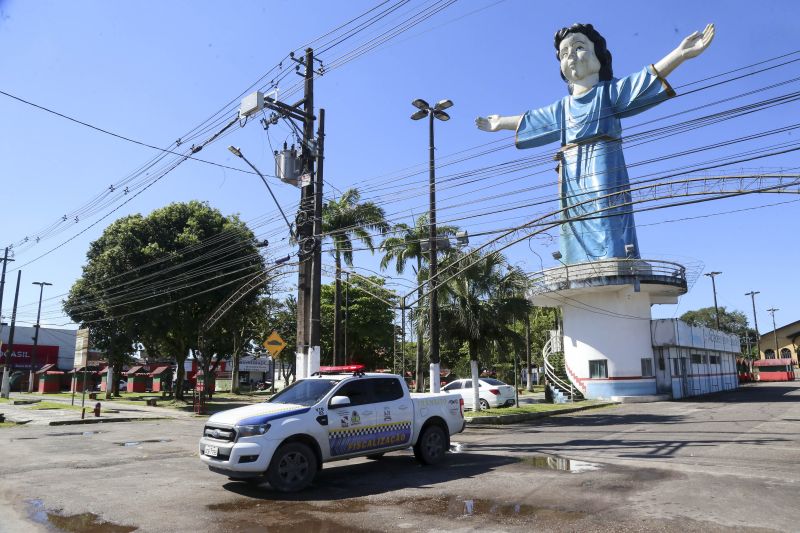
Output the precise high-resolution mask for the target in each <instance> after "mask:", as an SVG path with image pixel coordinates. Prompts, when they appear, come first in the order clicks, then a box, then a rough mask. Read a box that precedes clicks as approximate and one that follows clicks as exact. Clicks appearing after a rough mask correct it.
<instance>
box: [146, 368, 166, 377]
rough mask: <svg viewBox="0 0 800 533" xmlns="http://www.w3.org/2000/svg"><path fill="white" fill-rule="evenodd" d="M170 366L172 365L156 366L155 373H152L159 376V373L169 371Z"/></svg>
mask: <svg viewBox="0 0 800 533" xmlns="http://www.w3.org/2000/svg"><path fill="white" fill-rule="evenodd" d="M170 368H171V367H169V366H160V367H158V368H156V369H155V370H153V373H152V374H151V375H152V376H153V377H155V376H158V375H159V374H163V373H164V372H166V371H168V370H169V369H170Z"/></svg>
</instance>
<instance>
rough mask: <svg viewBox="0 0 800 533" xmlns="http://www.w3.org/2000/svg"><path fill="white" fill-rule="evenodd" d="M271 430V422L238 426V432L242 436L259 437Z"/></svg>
mask: <svg viewBox="0 0 800 533" xmlns="http://www.w3.org/2000/svg"><path fill="white" fill-rule="evenodd" d="M268 430H269V424H255V425H252V426H236V433H237V434H238V435H239V436H240V437H258V436H259V435H263V434H264V433H266V432H267V431H268Z"/></svg>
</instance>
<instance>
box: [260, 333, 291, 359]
mask: <svg viewBox="0 0 800 533" xmlns="http://www.w3.org/2000/svg"><path fill="white" fill-rule="evenodd" d="M263 346H264V348H266V349H267V351H268V352H269V353H270V354H271V355H272V357H275V356H276V355H278V354H279V353H281V350H283V348H284V347H285V346H286V343H285V342H284V341H283V339H282V338H281V336H280V335H278V332H277V331H273V332H272V333H270V334H269V337H267V340H265V341H264V344H263Z"/></svg>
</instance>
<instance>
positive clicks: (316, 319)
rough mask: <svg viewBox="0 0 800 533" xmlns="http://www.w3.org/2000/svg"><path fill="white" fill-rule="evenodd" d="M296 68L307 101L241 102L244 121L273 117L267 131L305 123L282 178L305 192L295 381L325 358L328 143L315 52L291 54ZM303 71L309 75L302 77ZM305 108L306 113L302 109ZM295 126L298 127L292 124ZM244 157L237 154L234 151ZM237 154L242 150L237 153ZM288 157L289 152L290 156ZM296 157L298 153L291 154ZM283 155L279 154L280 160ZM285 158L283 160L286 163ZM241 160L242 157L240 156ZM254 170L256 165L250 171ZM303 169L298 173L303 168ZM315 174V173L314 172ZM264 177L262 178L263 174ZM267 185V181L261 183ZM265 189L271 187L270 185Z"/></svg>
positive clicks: (300, 216) (299, 221)
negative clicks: (267, 112)
mask: <svg viewBox="0 0 800 533" xmlns="http://www.w3.org/2000/svg"><path fill="white" fill-rule="evenodd" d="M289 57H290V58H291V60H292V61H294V62H295V63H297V67H296V71H297V73H298V74H299V75H301V76H303V78H304V91H303V99H302V100H300V101H298V102H296V103H294V104H291V105H290V104H285V103H283V102H279V101H278V100H277V96H276V97H274V98H273V97H271V96H267V95H264V94H262V93H261V92H258V91H257V92H255V93H253V94H251V95H248V96H247V97H246V98H245V99H243V100H242V106H241V108H240V110H239V116H240V117H249V116H252V115H254V114H256V113H258V112H260V111H261V110H262V109H263V108H265V107H266V108H269V109H271V110H272V111H273V112H274V113H273V114H272V115H271V116H270V118H269V119H266V118H265V119H264V120H262V124H264V127H265V128H267V127H268V126H269V125H270V124H276V123H277V122H278V120H279V119H280V118H286V119H288V120H290V121H293V123H294V122H298V123H302V125H303V128H302V137H303V138H302V141H301V142H302V151H301V153H300V157H299V161H298V163H297V165H295V161H297V160H296V156H295V155H292V156H291V158H290V163H291V164H290V165H289V166H290V167H291V169H292V170H291V171H290V172H289V174H291V175H279V178H280V179H281V180H282V181H285V182H288V183H292V184H293V185H296V186H298V187H299V188H300V207H299V209H298V211H297V218H296V219H295V227H296V230H295V231H294V232H292V237H293V238H294V239H295V240H296V241H297V244H298V248H299V249H298V254H297V256H298V268H297V344H296V346H295V356H296V359H295V361H296V367H295V377H300V378H302V377H306V376H307V375H308V374H309V373H311V372H313V371H315V370H316V369H317V368H318V367H319V354H320V337H321V331H320V302H319V300H320V295H321V292H322V291H321V281H322V263H321V261H322V247H321V246H320V242H321V240H322V183H323V176H322V166H323V158H324V155H323V138H324V136H325V119H324V115H325V110H324V109H321V110H320V127H319V131H318V132H317V133H318V135H319V137H318V138H317V139H315V138H314V121H315V120H316V117H315V116H314V75H315V74H320V75H321V74H322V69H320V70H317V71H315V70H314V61H315V59H314V51H313V50H312V49H311V48H307V49H306V51H305V57H304V58H302V59H298V58H296V57H295V56H294V53H291V54H289ZM300 67H304V68H305V72H303V73H301V72H300ZM301 108H302V109H301ZM293 125H294V124H293ZM231 151H233V152H234V154H236V155H239V154H237V153H236V151H234V150H231ZM237 151H238V150H237ZM284 152H287V150H285V151H284ZM292 152H293V150H292ZM277 155H278V153H277V152H276V157H277ZM284 155H285V154H282V155H281V157H283V156H284ZM239 157H241V155H239ZM251 166H252V165H251ZM298 167H299V168H298ZM315 168H316V171H315ZM259 175H261V174H260V173H259ZM262 179H263V177H262ZM265 183H266V182H265Z"/></svg>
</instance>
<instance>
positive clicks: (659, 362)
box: [655, 348, 672, 396]
mask: <svg viewBox="0 0 800 533" xmlns="http://www.w3.org/2000/svg"><path fill="white" fill-rule="evenodd" d="M655 356H656V392H657V393H658V394H669V395H670V396H672V375H671V374H670V371H669V365H668V364H667V359H666V354H664V348H659V349H658V351H657V352H656V354H655Z"/></svg>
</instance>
